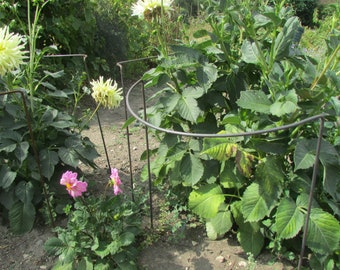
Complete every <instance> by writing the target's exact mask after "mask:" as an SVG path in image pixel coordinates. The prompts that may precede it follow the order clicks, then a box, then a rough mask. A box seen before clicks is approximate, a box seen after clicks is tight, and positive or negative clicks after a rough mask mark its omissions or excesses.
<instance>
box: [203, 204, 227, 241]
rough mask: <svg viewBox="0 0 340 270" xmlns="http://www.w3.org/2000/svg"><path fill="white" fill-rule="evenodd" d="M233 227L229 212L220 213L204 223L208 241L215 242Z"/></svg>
mask: <svg viewBox="0 0 340 270" xmlns="http://www.w3.org/2000/svg"><path fill="white" fill-rule="evenodd" d="M232 225H233V220H232V217H231V212H230V211H229V210H225V211H220V212H218V213H217V215H216V216H215V217H213V218H212V219H209V220H208V221H207V223H206V229H207V235H208V237H209V239H212V240H216V239H218V238H219V237H222V236H223V235H224V234H225V233H226V232H228V231H229V230H230V229H231V227H232Z"/></svg>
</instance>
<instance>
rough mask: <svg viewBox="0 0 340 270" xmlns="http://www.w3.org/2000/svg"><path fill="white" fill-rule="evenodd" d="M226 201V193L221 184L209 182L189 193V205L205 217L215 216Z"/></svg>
mask: <svg viewBox="0 0 340 270" xmlns="http://www.w3.org/2000/svg"><path fill="white" fill-rule="evenodd" d="M223 202H224V194H223V192H222V189H221V187H220V186H219V185H216V184H208V185H205V186H202V187H200V188H199V189H197V190H193V191H192V192H191V193H190V195H189V207H190V208H191V209H192V211H193V212H194V213H196V214H198V215H199V216H201V217H203V218H213V217H214V216H215V215H216V214H217V212H218V209H219V206H220V204H221V203H223Z"/></svg>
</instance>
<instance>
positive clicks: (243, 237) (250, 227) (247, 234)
mask: <svg viewBox="0 0 340 270" xmlns="http://www.w3.org/2000/svg"><path fill="white" fill-rule="evenodd" d="M237 239H238V241H239V242H240V244H241V246H242V248H243V250H244V251H245V252H250V253H252V254H253V255H254V256H255V257H256V256H257V255H259V254H260V253H261V250H262V248H263V245H264V237H263V235H262V233H261V231H260V226H259V224H258V223H256V222H245V223H242V224H239V229H238V232H237Z"/></svg>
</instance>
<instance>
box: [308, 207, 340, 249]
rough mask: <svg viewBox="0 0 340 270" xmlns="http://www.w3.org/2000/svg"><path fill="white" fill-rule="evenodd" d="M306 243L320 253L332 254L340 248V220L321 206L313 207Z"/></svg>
mask: <svg viewBox="0 0 340 270" xmlns="http://www.w3.org/2000/svg"><path fill="white" fill-rule="evenodd" d="M306 244H307V246H308V247H309V248H310V249H311V250H313V251H314V252H316V253H319V254H330V253H333V252H334V251H335V250H337V249H339V244H340V225H339V221H338V220H337V219H336V218H334V217H333V216H332V215H331V214H329V213H327V212H325V211H323V210H322V209H320V208H312V211H311V214H310V220H309V226H308V231H307V242H306Z"/></svg>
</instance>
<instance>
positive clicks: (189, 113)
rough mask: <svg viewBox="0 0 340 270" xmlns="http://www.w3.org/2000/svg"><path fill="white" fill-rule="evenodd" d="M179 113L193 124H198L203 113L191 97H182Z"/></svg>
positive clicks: (178, 107)
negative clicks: (197, 121)
mask: <svg viewBox="0 0 340 270" xmlns="http://www.w3.org/2000/svg"><path fill="white" fill-rule="evenodd" d="M176 108H177V110H178V113H179V114H180V115H181V116H182V117H183V118H184V119H185V120H188V121H190V122H192V123H196V120H197V118H198V116H199V114H200V113H201V110H200V109H199V108H198V104H197V101H196V99H194V98H193V97H191V96H181V98H180V99H179V100H178V103H177V106H176Z"/></svg>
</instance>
